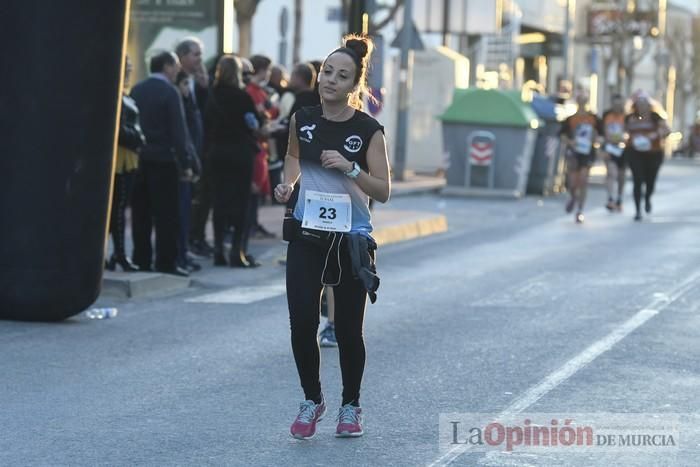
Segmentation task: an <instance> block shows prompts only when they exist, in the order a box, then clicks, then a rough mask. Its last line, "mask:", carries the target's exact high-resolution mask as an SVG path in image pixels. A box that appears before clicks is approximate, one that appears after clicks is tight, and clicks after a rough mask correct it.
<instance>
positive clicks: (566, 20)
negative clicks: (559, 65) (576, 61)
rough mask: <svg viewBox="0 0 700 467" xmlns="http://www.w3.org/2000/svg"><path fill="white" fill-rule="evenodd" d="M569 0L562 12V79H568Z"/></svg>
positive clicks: (569, 45)
mask: <svg viewBox="0 0 700 467" xmlns="http://www.w3.org/2000/svg"><path fill="white" fill-rule="evenodd" d="M569 1H570V0H566V6H565V7H564V8H566V11H565V13H564V37H563V40H562V46H563V49H564V73H563V76H562V78H563V80H564V81H568V80H569V48H570V47H571V44H570V43H569V37H570V31H571V16H570V15H569Z"/></svg>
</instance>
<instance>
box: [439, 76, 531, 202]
mask: <svg viewBox="0 0 700 467" xmlns="http://www.w3.org/2000/svg"><path fill="white" fill-rule="evenodd" d="M439 118H440V120H442V128H443V139H444V142H445V150H446V151H447V152H448V153H449V161H450V163H449V167H448V169H447V173H446V179H447V186H446V187H445V189H444V193H446V194H463V195H479V194H485V195H494V196H508V197H515V198H520V197H522V196H523V195H524V194H525V190H526V187H527V178H528V174H529V171H530V163H531V161H532V154H533V150H534V147H535V140H536V138H537V128H538V126H539V124H540V122H539V120H538V118H537V115H536V114H535V113H534V112H533V110H532V108H531V107H530V106H529V104H527V103H525V102H523V101H522V100H521V99H520V97H519V94H516V93H514V92H512V91H502V90H497V89H467V90H459V91H456V92H455V94H454V96H453V102H452V104H451V105H450V106H449V107H448V108H447V110H446V111H445V112H444V113H443V114H442V115H440V116H439Z"/></svg>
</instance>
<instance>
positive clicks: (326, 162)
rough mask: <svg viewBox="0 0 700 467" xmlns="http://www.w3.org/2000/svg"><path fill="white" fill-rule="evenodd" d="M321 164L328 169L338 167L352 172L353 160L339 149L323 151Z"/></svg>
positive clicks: (343, 170)
mask: <svg viewBox="0 0 700 467" xmlns="http://www.w3.org/2000/svg"><path fill="white" fill-rule="evenodd" d="M321 165H322V166H323V168H326V169H337V170H340V171H341V172H343V173H345V172H350V171H351V170H352V162H350V161H349V160H347V159H346V158H344V157H343V155H342V154H341V153H339V152H338V151H323V152H322V153H321Z"/></svg>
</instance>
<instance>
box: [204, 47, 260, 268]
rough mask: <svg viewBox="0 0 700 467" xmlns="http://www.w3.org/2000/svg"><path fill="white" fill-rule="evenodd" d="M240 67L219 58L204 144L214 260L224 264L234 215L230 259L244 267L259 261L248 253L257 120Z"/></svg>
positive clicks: (231, 59)
mask: <svg viewBox="0 0 700 467" xmlns="http://www.w3.org/2000/svg"><path fill="white" fill-rule="evenodd" d="M241 71H242V70H241V62H240V60H239V59H238V58H237V57H234V56H233V55H224V56H223V57H221V59H219V63H218V64H217V69H216V75H215V78H214V84H213V86H212V89H211V93H210V95H209V100H208V101H207V108H206V110H205V112H204V144H205V151H206V153H207V159H208V161H209V163H210V164H211V169H212V172H211V173H212V185H213V190H214V265H216V266H224V265H226V264H227V262H226V257H225V255H224V233H225V232H226V229H227V227H228V223H229V220H232V223H233V226H234V228H235V232H234V237H233V245H232V247H231V251H230V253H229V262H228V264H230V265H231V266H234V267H246V268H248V267H255V266H259V264H258V263H257V262H256V261H255V259H254V258H253V257H252V256H250V255H248V254H246V245H247V237H248V235H249V233H250V218H249V209H248V207H249V204H250V196H251V189H250V186H251V180H252V175H253V161H254V159H255V154H256V152H257V151H258V148H257V143H256V134H255V130H256V129H257V128H258V127H259V122H258V120H257V113H256V110H255V104H254V103H253V100H252V99H251V97H250V96H249V95H248V94H247V93H246V92H245V91H244V90H243V89H242V87H241V85H242V76H241Z"/></svg>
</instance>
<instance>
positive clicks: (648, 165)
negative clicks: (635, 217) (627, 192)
mask: <svg viewBox="0 0 700 467" xmlns="http://www.w3.org/2000/svg"><path fill="white" fill-rule="evenodd" d="M628 158H629V166H630V169H631V170H632V178H633V180H634V205H635V207H636V208H637V212H639V206H640V203H641V201H642V184H644V185H646V189H645V191H644V196H645V198H646V201H647V202H649V201H650V200H651V195H652V194H654V186H655V185H656V176H657V175H658V174H659V169H660V168H661V163H662V162H663V160H664V154H663V152H661V151H652V152H637V151H635V150H633V149H632V150H630V151H629V153H628Z"/></svg>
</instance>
